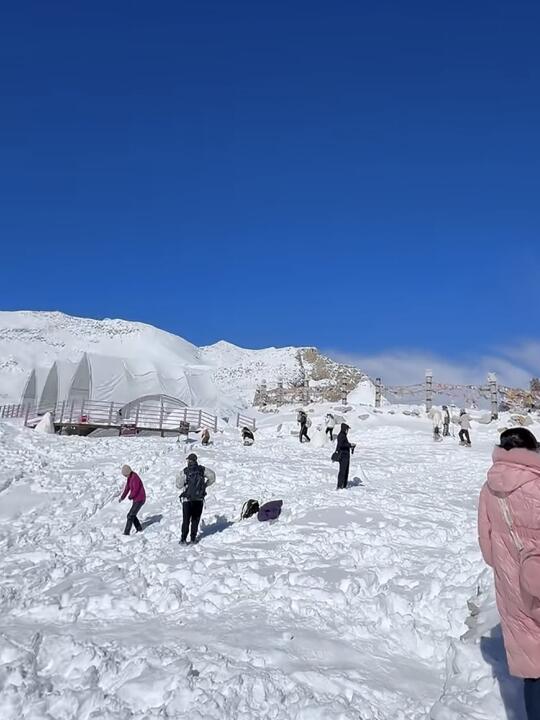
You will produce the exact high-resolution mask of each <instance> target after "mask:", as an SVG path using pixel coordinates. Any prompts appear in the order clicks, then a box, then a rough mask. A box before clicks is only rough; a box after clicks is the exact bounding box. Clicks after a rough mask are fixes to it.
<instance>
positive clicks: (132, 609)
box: [0, 408, 535, 720]
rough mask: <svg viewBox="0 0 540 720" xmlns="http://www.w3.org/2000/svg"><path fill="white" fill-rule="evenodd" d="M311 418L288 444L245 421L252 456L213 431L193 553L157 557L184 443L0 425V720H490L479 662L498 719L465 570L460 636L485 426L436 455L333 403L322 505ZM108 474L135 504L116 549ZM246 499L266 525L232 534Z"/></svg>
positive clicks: (471, 574) (277, 428) (488, 649)
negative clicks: (126, 474) (305, 435)
mask: <svg viewBox="0 0 540 720" xmlns="http://www.w3.org/2000/svg"><path fill="white" fill-rule="evenodd" d="M325 411H326V408H320V409H319V411H318V412H319V414H320V415H319V418H317V417H315V418H314V425H313V427H312V428H311V432H312V434H313V442H312V443H311V445H309V446H308V445H303V446H300V444H299V443H298V440H297V438H296V437H293V436H292V435H291V430H292V429H294V428H295V423H294V414H293V412H292V411H291V412H290V413H289V414H287V413H286V412H285V413H282V414H280V415H270V414H269V415H266V416H261V418H260V423H259V425H260V429H259V430H258V432H257V436H256V443H255V445H254V446H253V447H251V448H244V447H243V446H242V445H241V444H240V442H239V438H238V434H237V431H236V430H233V429H225V430H224V431H223V432H221V433H218V434H217V435H216V436H215V437H214V440H215V444H214V445H213V446H211V447H210V448H208V449H205V450H202V449H201V450H200V457H201V459H202V462H203V463H204V464H208V465H209V466H210V467H212V468H213V469H215V470H216V472H217V483H216V484H215V485H214V486H213V487H212V488H211V490H210V493H209V497H208V501H207V505H206V508H205V512H204V516H203V517H204V525H203V533H202V534H203V538H202V541H201V542H200V544H198V545H196V546H193V547H190V546H187V547H180V546H179V545H178V540H179V526H180V517H181V507H180V503H179V501H178V497H177V491H176V488H175V486H174V477H175V474H176V472H177V471H178V470H180V469H181V468H182V467H183V459H184V455H185V453H186V452H187V448H186V447H185V446H184V444H176V442H175V441H173V440H168V439H160V438H102V439H90V438H77V437H57V436H47V435H39V434H37V433H34V432H32V431H30V430H22V429H18V428H15V427H12V426H10V425H7V424H0V458H1V463H0V551H1V552H0V717H1V718H2V719H3V720H14V719H15V718H16V719H17V720H45V719H47V720H51V719H53V720H73V719H75V718H76V719H77V720H79V719H80V720H87V719H89V718H94V719H98V718H99V719H100V720H127V719H128V718H135V719H136V720H143V719H144V720H157V719H158V718H159V719H160V720H161V719H163V718H190V720H213V719H216V720H218V719H219V720H226V719H229V718H230V719H231V720H232V719H235V720H244V719H248V718H249V719H257V718H272V719H275V720H278V719H279V720H288V719H292V718H294V719H299V720H330V719H331V720H349V719H350V720H353V719H354V720H359V718H361V719H362V720H390V719H392V720H413V719H415V720H416V719H418V720H419V719H420V718H429V717H431V718H433V719H434V720H457V719H458V718H474V719H475V720H487V718H488V717H489V718H491V719H493V720H503V718H506V717H507V715H506V713H505V710H504V706H503V703H502V700H501V698H500V693H499V683H498V680H497V678H494V677H493V667H492V665H495V666H496V672H497V673H498V675H499V676H500V677H501V678H502V680H503V682H502V686H503V694H504V696H505V698H506V702H507V704H508V705H514V706H515V707H517V706H518V700H517V696H516V695H515V694H514V691H515V690H516V687H517V686H516V685H513V684H512V681H509V680H508V679H507V678H505V676H504V667H503V666H501V665H500V663H499V658H500V642H498V641H497V633H496V629H495V630H492V627H493V625H494V624H496V615H495V614H494V613H493V612H492V609H490V602H491V600H490V591H489V588H490V580H489V578H488V579H487V580H486V576H483V579H482V583H483V586H485V588H486V589H487V592H486V593H484V594H483V595H482V596H481V601H482V602H483V603H484V604H485V607H486V614H485V616H482V617H484V619H485V618H487V621H486V622H485V627H484V628H483V631H484V632H485V633H486V634H487V636H488V637H487V638H484V639H483V640H481V641H480V638H478V637H477V636H478V633H476V636H475V637H473V638H472V639H471V640H468V641H461V640H460V637H461V636H462V635H463V634H464V632H465V631H466V627H465V625H464V621H465V619H466V617H467V615H468V610H467V600H468V599H469V598H470V597H471V596H472V595H473V594H474V592H475V589H476V586H477V584H478V579H479V577H480V576H481V573H482V571H483V564H482V561H481V558H480V555H479V551H478V549H477V544H476V503H477V496H478V491H479V488H480V485H481V483H482V482H483V480H484V477H485V472H486V470H487V468H488V466H489V460H490V452H491V448H492V446H493V444H494V442H495V440H496V437H497V434H496V429H497V428H496V426H495V425H491V426H479V425H476V424H475V425H474V428H473V441H474V446H473V448H472V449H470V450H469V449H466V448H461V447H459V446H458V444H457V441H456V440H452V439H449V440H448V441H445V442H443V443H438V444H435V443H434V442H433V441H432V439H431V434H430V423H429V421H428V420H426V419H419V418H414V417H405V416H403V415H402V414H401V413H397V414H395V415H391V414H388V413H384V414H374V413H373V412H372V411H370V412H369V418H368V419H367V420H364V421H361V420H360V419H358V415H359V414H361V413H365V412H366V410H365V409H362V410H360V409H358V410H355V411H352V412H351V413H349V414H348V416H347V419H348V421H349V422H350V424H351V425H352V427H353V430H352V432H351V435H352V438H353V439H354V440H355V441H356V442H357V443H358V447H357V452H356V454H355V455H354V458H353V462H352V469H351V479H352V483H351V485H352V487H350V488H349V489H348V490H346V491H341V492H336V490H335V482H336V466H335V465H333V464H332V463H331V462H330V460H329V456H330V453H331V448H330V445H329V444H326V445H325V443H324V439H323V437H322V436H321V435H320V434H319V433H318V432H317V429H316V425H317V420H318V419H320V417H322V414H323V413H324V412H325ZM502 423H503V421H501V423H500V424H502ZM534 429H535V428H533V430H534ZM194 449H195V450H196V451H198V449H197V446H195V448H194ZM124 462H129V463H130V464H131V465H132V466H133V467H134V469H136V470H137V471H138V472H140V474H141V476H142V477H143V480H144V482H145V484H146V488H147V493H148V501H147V504H146V506H145V507H144V512H143V514H142V519H143V520H144V521H146V523H147V524H148V527H147V528H146V529H145V532H144V533H143V534H142V535H140V536H133V537H131V538H129V539H128V538H124V537H122V536H121V531H122V529H123V524H124V519H125V513H126V512H127V509H128V505H127V503H124V504H122V505H119V504H118V502H117V493H118V492H119V490H120V489H121V487H122V478H121V476H120V467H121V465H122V464H123V463H124ZM251 497H253V498H258V499H260V500H270V499H273V498H281V499H283V500H284V512H283V514H282V516H281V518H280V519H279V520H278V521H276V522H275V523H273V524H267V523H259V522H258V521H257V520H256V519H250V520H247V521H242V522H239V521H238V516H239V512H240V509H241V506H242V503H243V502H244V501H245V500H246V499H248V498H251ZM490 635H493V637H489V636H490ZM508 717H511V716H510V715H509V716H508ZM515 717H516V718H519V715H516V716H515Z"/></svg>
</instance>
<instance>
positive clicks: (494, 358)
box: [328, 341, 540, 387]
mask: <svg viewBox="0 0 540 720" xmlns="http://www.w3.org/2000/svg"><path fill="white" fill-rule="evenodd" d="M328 354H329V355H330V356H331V357H333V358H335V359H336V360H339V361H340V362H345V363H348V364H350V365H354V366H356V367H358V368H360V369H361V370H363V371H364V372H366V373H367V374H368V375H369V376H370V377H373V378H374V377H381V378H382V379H383V382H384V383H385V384H386V385H416V384H418V383H422V382H423V381H424V376H425V371H426V369H427V368H430V369H431V370H433V379H434V381H435V382H441V383H448V384H455V385H480V384H485V382H486V379H487V375H488V373H489V372H495V373H497V378H498V380H499V383H500V384H501V385H507V386H510V387H528V385H529V381H530V379H531V377H532V376H533V375H540V343H538V342H535V341H530V342H526V343H522V344H520V345H519V346H516V347H515V348H506V349H501V350H499V351H498V352H493V353H489V354H485V355H481V356H479V357H477V358H467V359H465V360H460V361H458V360H449V359H447V358H443V357H440V356H438V355H435V354H433V353H427V352H423V351H421V350H392V351H388V352H383V353H380V354H377V355H362V354H358V355H357V354H348V353H343V352H339V351H328Z"/></svg>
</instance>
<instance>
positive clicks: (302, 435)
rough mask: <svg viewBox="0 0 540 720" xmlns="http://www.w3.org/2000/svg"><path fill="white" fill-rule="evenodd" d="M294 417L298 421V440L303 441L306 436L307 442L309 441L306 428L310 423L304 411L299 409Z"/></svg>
mask: <svg viewBox="0 0 540 720" xmlns="http://www.w3.org/2000/svg"><path fill="white" fill-rule="evenodd" d="M296 419H297V421H298V422H299V423H300V442H304V438H306V441H307V442H311V438H310V437H309V436H308V434H307V429H308V427H309V426H310V425H311V423H310V422H309V420H308V416H307V413H306V411H305V410H299V411H298V416H297V418H296Z"/></svg>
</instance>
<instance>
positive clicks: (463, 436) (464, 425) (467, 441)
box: [459, 410, 471, 447]
mask: <svg viewBox="0 0 540 720" xmlns="http://www.w3.org/2000/svg"><path fill="white" fill-rule="evenodd" d="M459 426H460V428H461V430H460V431H459V440H460V442H461V444H462V445H467V447H470V446H471V435H470V432H469V431H470V429H471V418H470V417H469V415H468V414H467V411H466V410H462V411H461V412H460V413H459Z"/></svg>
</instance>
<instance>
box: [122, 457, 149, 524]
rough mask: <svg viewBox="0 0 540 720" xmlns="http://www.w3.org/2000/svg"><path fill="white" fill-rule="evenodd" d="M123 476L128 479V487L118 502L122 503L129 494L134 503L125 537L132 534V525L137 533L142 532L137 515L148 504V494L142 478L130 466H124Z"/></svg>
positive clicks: (128, 518)
mask: <svg viewBox="0 0 540 720" xmlns="http://www.w3.org/2000/svg"><path fill="white" fill-rule="evenodd" d="M122 475H123V476H124V477H125V478H126V485H125V487H124V492H123V493H122V495H121V496H120V500H119V501H118V502H122V500H123V499H124V498H125V497H126V496H127V495H128V494H129V499H130V500H131V501H132V503H131V507H130V509H129V511H128V514H127V522H126V527H125V529H124V535H129V534H130V533H131V526H132V525H135V530H136V531H137V532H141V531H142V525H141V523H140V522H139V518H138V517H137V513H138V512H139V510H140V509H141V508H142V506H143V505H144V503H145V502H146V493H145V491H144V485H143V482H142V480H141V478H140V477H139V476H138V475H137V473H136V472H133V470H132V469H131V468H130V467H129V465H124V466H123V468H122Z"/></svg>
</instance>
